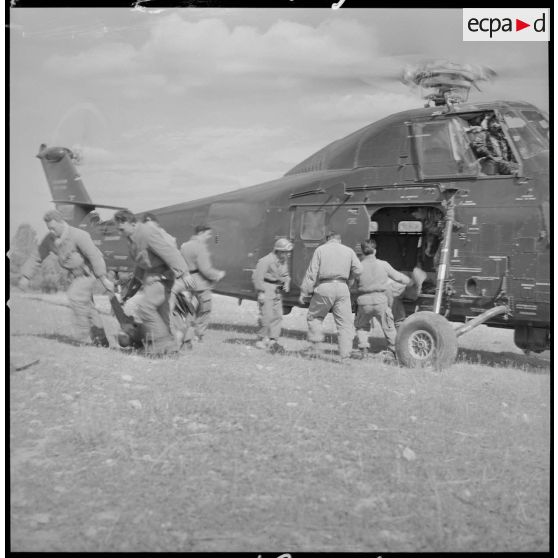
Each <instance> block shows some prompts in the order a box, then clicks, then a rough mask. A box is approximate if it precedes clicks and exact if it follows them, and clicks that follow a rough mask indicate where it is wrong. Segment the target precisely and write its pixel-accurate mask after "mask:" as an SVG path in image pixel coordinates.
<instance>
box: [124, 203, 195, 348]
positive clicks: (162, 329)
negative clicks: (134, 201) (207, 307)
mask: <svg viewBox="0 0 558 558" xmlns="http://www.w3.org/2000/svg"><path fill="white" fill-rule="evenodd" d="M114 220H115V221H116V223H117V224H118V230H119V231H120V232H122V233H124V234H125V235H126V236H127V237H128V242H129V243H130V255H131V257H132V259H133V260H134V261H135V263H136V267H135V269H134V279H135V281H133V282H132V283H131V284H130V286H129V288H128V289H127V292H126V293H125V294H124V295H123V301H126V300H127V299H129V298H131V297H132V296H133V295H134V294H135V292H137V290H138V289H139V288H140V286H142V285H143V297H142V298H141V300H140V301H139V302H138V305H137V313H138V316H139V317H140V318H141V321H142V323H143V325H144V327H145V331H146V335H147V339H146V347H145V349H146V353H148V354H153V355H162V354H166V353H176V352H177V350H178V349H179V345H180V341H181V338H180V336H178V339H177V340H175V337H174V336H173V332H172V328H171V310H170V306H169V299H170V296H171V292H175V293H176V292H179V291H181V290H184V289H186V284H185V283H184V279H185V278H186V277H187V276H188V268H187V266H186V264H185V262H184V259H183V258H182V256H181V255H180V252H179V251H178V249H177V248H176V247H173V246H172V245H171V244H170V243H169V242H168V240H167V239H166V238H165V237H164V236H163V234H162V233H161V231H160V230H159V229H158V228H157V227H153V226H152V225H148V224H145V223H138V221H137V218H136V216H135V215H134V214H133V213H130V212H129V211H126V210H121V211H117V212H116V213H115V215H114ZM177 341H178V344H177Z"/></svg>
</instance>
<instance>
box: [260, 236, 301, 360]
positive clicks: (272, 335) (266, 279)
mask: <svg viewBox="0 0 558 558" xmlns="http://www.w3.org/2000/svg"><path fill="white" fill-rule="evenodd" d="M292 249H293V245H292V243H291V242H290V241H289V240H287V239H286V238H279V239H278V240H277V241H276V242H275V244H274V245H273V251H272V252H270V253H269V254H267V256H264V257H263V258H261V259H260V260H259V261H258V264H257V265H256V269H255V270H254V273H253V274H252V282H253V283H254V288H255V289H256V292H257V293H258V311H259V316H258V324H259V326H260V332H259V337H260V338H259V340H258V341H257V343H256V347H258V349H269V350H271V351H275V350H278V349H280V348H281V346H280V345H279V344H278V343H277V339H278V338H279V336H280V335H281V321H282V319H283V296H282V294H281V292H285V293H288V292H289V290H290V286H291V277H290V275H289V265H288V262H287V260H288V258H289V253H290V252H291V251H292Z"/></svg>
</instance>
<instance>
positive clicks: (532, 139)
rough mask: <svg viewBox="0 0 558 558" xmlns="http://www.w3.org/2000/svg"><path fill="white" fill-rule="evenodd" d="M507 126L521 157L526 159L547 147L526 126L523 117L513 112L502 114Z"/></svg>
mask: <svg viewBox="0 0 558 558" xmlns="http://www.w3.org/2000/svg"><path fill="white" fill-rule="evenodd" d="M502 116H503V117H504V122H505V123H506V126H507V127H508V133H509V136H510V138H511V139H512V141H513V143H514V144H515V146H516V147H517V150H518V151H519V154H520V155H521V157H522V158H523V159H528V158H529V157H532V156H533V155H536V154H537V153H540V152H541V151H544V150H546V149H548V146H545V145H544V143H543V141H542V140H541V139H539V137H538V136H537V134H535V133H534V132H533V131H532V130H531V129H530V128H529V126H528V124H527V122H526V121H525V120H523V118H521V117H519V116H518V115H517V114H515V113H513V112H504V113H503V114H502Z"/></svg>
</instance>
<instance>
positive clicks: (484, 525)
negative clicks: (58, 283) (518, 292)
mask: <svg viewBox="0 0 558 558" xmlns="http://www.w3.org/2000/svg"><path fill="white" fill-rule="evenodd" d="M98 304H99V306H100V307H101V308H103V309H104V310H106V311H107V312H108V304H107V301H106V299H104V298H103V297H99V300H98ZM10 308H11V311H10V327H11V331H10V357H11V365H12V366H11V367H10V378H9V381H10V386H9V387H10V475H11V478H10V482H11V500H10V505H11V525H10V535H11V548H12V550H14V551H183V552H193V551H196V552H203V551H246V552H258V551H259V552H262V551H278V552H286V551H290V552H294V551H324V552H326V551H329V552H333V551H358V552H382V551H383V552H387V551H393V552H395V551H400V552H402V551H405V552H425V551H435V552H436V551H437V552H442V551H466V552H469V551H470V552H474V551H500V552H502V551H519V552H527V551H548V550H549V529H550V526H549V511H550V492H549V491H550V436H551V432H550V386H551V384H550V364H549V360H548V359H549V355H548V353H547V354H543V355H540V356H529V357H527V356H525V355H522V354H521V352H520V351H519V350H517V349H516V348H515V347H514V345H513V341H512V334H511V332H509V331H504V330H496V329H492V328H487V327H485V326H481V327H479V328H478V329H477V330H475V331H473V332H471V333H470V334H468V335H465V336H464V337H462V338H460V347H461V348H460V352H459V356H458V362H456V363H455V364H454V365H453V366H451V367H450V368H448V369H447V370H444V371H443V372H435V371H429V370H419V371H412V370H408V369H404V368H400V367H397V366H394V365H388V364H383V363H382V362H381V361H379V360H377V359H375V358H370V359H367V360H365V361H357V360H355V361H353V362H352V363H351V364H350V365H348V366H341V365H340V364H338V363H337V362H335V359H334V357H335V355H334V354H333V350H334V349H335V346H334V345H328V344H324V349H327V347H329V349H330V353H329V354H328V353H327V352H326V354H325V356H324V358H323V359H320V360H306V359H305V358H303V357H301V356H300V355H299V354H298V351H299V350H300V349H301V348H302V347H303V346H304V345H305V342H304V336H305V330H306V327H305V319H304V311H303V310H301V309H294V310H293V312H292V314H291V315H290V316H286V317H285V321H284V326H285V331H284V333H285V339H284V345H285V348H286V353H285V354H277V355H268V354H265V353H263V352H261V351H258V350H257V349H255V348H254V346H253V344H254V342H255V339H256V335H255V331H256V329H255V323H256V310H255V304H254V303H250V302H244V303H243V304H242V306H238V305H237V304H236V301H234V300H231V299H228V298H225V297H216V304H215V311H214V314H213V323H212V326H211V329H210V331H209V332H208V335H207V339H206V341H205V342H204V343H203V344H200V345H196V347H195V348H194V350H193V351H192V352H191V353H189V354H188V355H185V356H182V357H181V358H180V359H178V360H170V359H166V360H154V359H148V358H145V357H143V356H141V355H138V354H127V353H124V352H120V351H116V350H110V349H100V348H93V347H78V346H75V345H74V344H73V343H72V341H71V327H70V325H69V324H70V310H69V309H68V308H67V307H66V306H64V297H63V296H62V295H51V296H45V295H33V294H27V295H22V294H17V293H15V294H14V295H13V296H12V299H11V302H10ZM329 319H330V318H328V321H327V328H328V329H327V331H328V332H329V340H330V341H331V340H333V331H334V330H333V327H332V324H331V322H329ZM107 325H108V326H110V318H107ZM109 329H110V327H109ZM375 335H376V337H375V339H374V341H375V342H374V346H376V347H377V348H381V347H382V343H383V341H382V340H381V338H380V337H379V333H378V332H375ZM36 360H39V362H38V363H35V364H33V365H32V366H29V367H28V368H24V369H21V370H16V368H20V367H22V366H24V365H25V364H29V363H31V362H34V361H36Z"/></svg>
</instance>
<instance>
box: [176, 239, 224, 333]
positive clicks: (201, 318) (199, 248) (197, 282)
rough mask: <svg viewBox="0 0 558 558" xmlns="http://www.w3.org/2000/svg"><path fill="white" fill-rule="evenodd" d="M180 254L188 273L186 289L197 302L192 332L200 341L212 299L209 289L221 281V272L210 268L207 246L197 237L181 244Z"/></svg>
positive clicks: (207, 322) (206, 324) (207, 321)
mask: <svg viewBox="0 0 558 558" xmlns="http://www.w3.org/2000/svg"><path fill="white" fill-rule="evenodd" d="M180 252H181V254H182V257H183V258H184V261H185V262H186V265H187V267H188V270H189V272H190V277H189V281H188V288H190V289H191V291H192V293H193V295H194V297H195V298H196V299H197V301H198V308H197V310H196V316H195V319H194V332H195V334H196V335H197V336H198V338H199V339H201V338H202V337H203V336H204V334H205V331H206V329H207V326H208V325H209V317H210V314H211V308H212V299H213V296H212V293H211V289H212V288H213V285H214V284H215V283H216V282H217V281H219V279H221V277H222V273H223V272H222V271H219V270H218V269H215V268H214V267H213V266H212V264H211V256H210V255H209V250H208V248H207V245H206V243H205V241H203V240H202V239H199V238H198V237H197V236H193V237H192V238H191V239H190V240H188V242H185V243H184V244H182V246H181V247H180Z"/></svg>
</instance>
